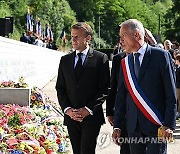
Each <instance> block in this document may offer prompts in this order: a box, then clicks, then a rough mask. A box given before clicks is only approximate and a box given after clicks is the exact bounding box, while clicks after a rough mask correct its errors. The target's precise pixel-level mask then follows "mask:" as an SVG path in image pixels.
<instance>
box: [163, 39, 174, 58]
mask: <svg viewBox="0 0 180 154" xmlns="http://www.w3.org/2000/svg"><path fill="white" fill-rule="evenodd" d="M172 45H173V44H172V43H171V41H170V40H165V41H164V49H165V50H166V51H168V52H169V53H170V54H171V56H172V58H173V59H174V57H173V52H174V50H173V49H172Z"/></svg>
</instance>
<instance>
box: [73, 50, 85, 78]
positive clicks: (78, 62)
mask: <svg viewBox="0 0 180 154" xmlns="http://www.w3.org/2000/svg"><path fill="white" fill-rule="evenodd" d="M77 55H78V61H77V63H76V66H75V74H76V78H78V77H79V75H80V73H81V70H82V68H83V67H82V53H78V54H77Z"/></svg>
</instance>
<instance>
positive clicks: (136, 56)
mask: <svg viewBox="0 0 180 154" xmlns="http://www.w3.org/2000/svg"><path fill="white" fill-rule="evenodd" d="M139 56H140V53H135V54H134V72H135V75H136V78H138V75H139V70H140V61H139Z"/></svg>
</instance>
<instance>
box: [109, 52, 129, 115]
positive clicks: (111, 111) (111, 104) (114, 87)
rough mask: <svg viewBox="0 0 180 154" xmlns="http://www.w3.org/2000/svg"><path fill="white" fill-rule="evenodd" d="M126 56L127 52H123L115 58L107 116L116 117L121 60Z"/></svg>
mask: <svg viewBox="0 0 180 154" xmlns="http://www.w3.org/2000/svg"><path fill="white" fill-rule="evenodd" d="M125 56H126V53H125V52H121V53H119V54H117V55H115V56H114V57H113V61H112V69H111V79H110V89H109V94H108V97H107V99H106V116H113V115H114V105H115V98H116V92H117V87H118V78H119V69H120V65H121V60H122V59H123V58H124V57H125Z"/></svg>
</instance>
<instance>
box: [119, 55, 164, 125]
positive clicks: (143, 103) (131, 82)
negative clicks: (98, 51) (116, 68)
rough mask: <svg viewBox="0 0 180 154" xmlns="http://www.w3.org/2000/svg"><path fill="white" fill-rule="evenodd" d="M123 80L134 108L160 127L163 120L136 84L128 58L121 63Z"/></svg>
mask: <svg viewBox="0 0 180 154" xmlns="http://www.w3.org/2000/svg"><path fill="white" fill-rule="evenodd" d="M121 64H122V69H123V74H124V79H125V82H126V85H127V88H128V91H129V93H130V95H131V97H132V99H133V101H134V102H135V104H136V106H137V107H138V108H139V109H140V110H141V112H142V113H143V114H144V116H145V117H146V118H147V119H149V120H150V121H151V122H152V123H154V124H156V125H162V123H163V118H162V116H161V114H160V112H159V111H158V110H157V109H156V107H155V106H154V105H153V104H152V103H151V101H150V100H149V99H148V98H147V97H146V95H145V94H144V92H143V91H142V89H141V88H140V87H139V85H138V83H137V79H136V77H135V74H134V70H133V66H132V63H131V60H130V56H127V57H125V58H124V59H122V61H121Z"/></svg>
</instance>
